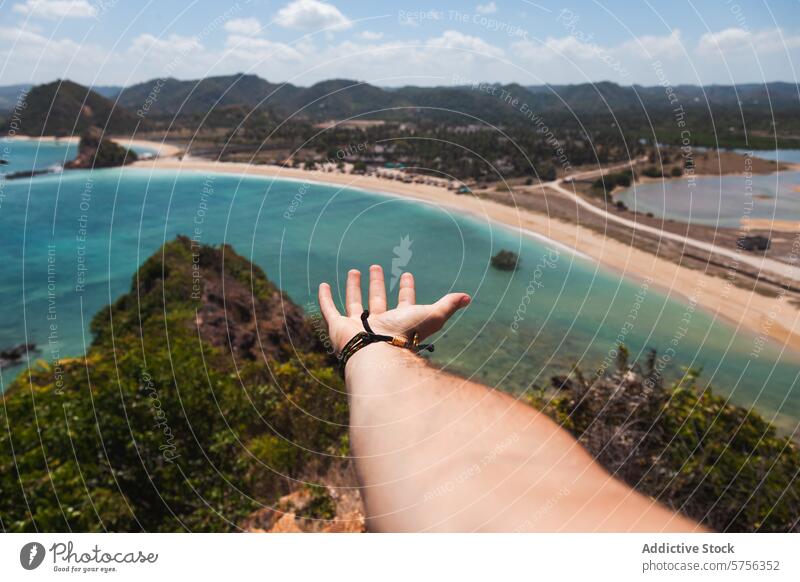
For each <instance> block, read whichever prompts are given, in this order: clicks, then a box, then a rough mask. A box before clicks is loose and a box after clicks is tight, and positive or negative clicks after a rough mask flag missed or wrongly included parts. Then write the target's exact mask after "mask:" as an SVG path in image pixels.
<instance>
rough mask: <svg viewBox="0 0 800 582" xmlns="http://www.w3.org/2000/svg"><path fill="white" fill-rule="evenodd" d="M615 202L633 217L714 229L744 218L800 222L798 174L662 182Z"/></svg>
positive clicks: (637, 187) (639, 188)
mask: <svg viewBox="0 0 800 582" xmlns="http://www.w3.org/2000/svg"><path fill="white" fill-rule="evenodd" d="M615 198H617V199H619V200H622V201H623V202H624V203H625V204H626V205H627V206H628V208H630V209H632V210H636V211H638V212H652V213H653V214H654V215H655V216H661V217H664V218H670V219H674V220H681V221H684V222H691V223H694V224H709V225H716V226H719V227H732V228H738V227H739V226H741V223H742V219H743V218H746V217H750V218H764V219H776V220H800V172H776V173H773V174H766V175H753V176H751V177H749V178H746V177H745V176H744V175H741V176H716V177H711V176H703V177H697V178H695V179H694V181H690V180H688V179H686V178H675V179H667V180H660V181H656V182H649V183H646V184H636V185H635V186H632V187H630V188H628V189H626V190H624V191H622V192H620V193H619V194H615Z"/></svg>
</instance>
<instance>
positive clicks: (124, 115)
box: [0, 80, 137, 137]
mask: <svg viewBox="0 0 800 582" xmlns="http://www.w3.org/2000/svg"><path fill="white" fill-rule="evenodd" d="M19 115H20V117H21V118H22V119H21V121H20V123H19V130H18V133H19V134H21V135H32V136H41V135H48V136H49V135H54V136H58V137H62V136H73V135H80V134H82V133H84V132H85V131H86V130H88V129H89V128H90V127H92V126H97V127H100V128H102V129H103V131H104V132H106V133H126V134H127V133H130V132H133V131H134V130H135V129H136V126H137V123H136V117H135V115H133V114H132V113H130V112H129V111H128V110H126V109H124V108H122V107H119V106H115V104H114V102H113V101H110V100H108V99H106V98H105V97H102V96H101V95H98V94H97V93H95V92H94V91H92V90H90V89H87V88H86V87H84V86H82V85H78V84H77V83H73V82H72V81H67V80H64V81H54V82H52V83H48V84H46V85H38V86H36V87H34V88H33V89H31V90H30V92H29V93H28V94H27V96H26V98H25V107H24V108H21V109H20V110H19ZM8 129H9V128H8V127H5V126H4V127H0V133H4V132H6V131H8Z"/></svg>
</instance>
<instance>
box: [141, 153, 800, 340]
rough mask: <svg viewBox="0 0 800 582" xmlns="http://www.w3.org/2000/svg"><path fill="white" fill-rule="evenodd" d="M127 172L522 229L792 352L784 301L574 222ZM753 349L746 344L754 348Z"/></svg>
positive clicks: (341, 180)
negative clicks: (388, 205)
mask: <svg viewBox="0 0 800 582" xmlns="http://www.w3.org/2000/svg"><path fill="white" fill-rule="evenodd" d="M128 167H131V168H139V169H150V170H154V171H155V170H172V171H182V170H183V171H198V172H213V173H220V174H237V175H244V176H252V177H259V176H260V177H271V178H278V179H291V180H299V181H309V182H316V183H322V184H328V185H337V186H343V187H347V188H358V189H362V190H366V191H369V192H373V193H378V194H380V193H384V194H388V195H392V196H400V197H404V198H409V199H414V200H419V201H422V202H426V203H430V204H434V205H438V206H441V207H443V208H447V209H450V210H454V211H456V212H460V213H465V214H468V215H471V216H473V217H474V218H477V219H479V220H482V221H486V222H494V223H500V224H502V225H504V226H505V227H510V228H512V229H515V230H520V231H522V232H523V233H524V232H526V231H529V234H530V235H532V236H538V237H540V238H541V237H545V238H546V239H549V240H552V241H553V242H554V243H556V244H559V245H562V246H565V247H568V248H569V249H571V250H574V251H576V252H577V253H578V254H579V255H583V256H584V257H588V258H590V259H591V260H593V261H594V262H596V263H597V264H598V266H601V265H602V267H604V268H607V269H610V270H612V271H614V272H616V273H617V274H619V275H621V276H623V277H625V278H627V279H628V280H630V281H633V282H634V283H637V284H640V283H642V282H645V281H649V283H650V284H652V285H653V286H655V287H657V288H658V289H659V290H660V291H661V292H662V293H664V294H666V295H667V296H671V297H673V298H674V297H675V296H676V295H677V296H679V297H680V298H681V300H683V301H689V302H690V303H692V304H696V305H697V306H699V307H701V308H703V309H704V310H705V311H706V312H707V313H709V314H711V315H712V316H717V317H720V318H722V319H725V320H727V321H728V322H729V323H731V324H733V325H734V326H736V327H737V329H738V328H739V327H743V328H746V329H748V330H750V331H751V332H754V333H755V334H756V336H757V337H756V340H758V338H761V337H769V338H771V339H772V340H774V341H776V342H777V343H779V344H781V345H784V346H786V347H790V348H792V349H793V350H794V351H797V352H800V309H799V308H798V307H797V306H794V305H791V304H790V303H789V302H788V301H786V300H785V298H783V297H780V296H779V297H766V296H764V295H761V294H758V293H755V292H752V291H748V290H745V289H742V288H739V287H736V286H734V285H732V284H731V283H730V282H729V281H726V280H725V279H722V278H720V277H715V276H710V275H707V274H705V273H703V272H701V271H698V270H695V269H691V268H688V267H685V266H682V265H680V264H677V263H674V262H672V261H669V260H666V259H663V258H660V257H658V256H656V255H653V254H651V253H649V252H647V251H644V250H640V249H637V248H634V247H632V246H630V245H626V244H624V243H622V242H619V241H616V240H614V239H611V238H610V237H605V236H602V235H601V234H600V233H597V232H595V231H593V230H590V229H588V228H586V227H582V226H580V225H578V224H573V223H569V222H566V221H563V220H557V219H551V218H550V217H548V216H546V215H543V214H540V213H536V212H532V211H529V210H523V209H519V208H514V207H511V206H506V205H504V204H501V203H499V202H495V201H491V200H481V199H478V198H475V197H473V196H470V195H459V194H456V193H454V192H452V191H450V190H447V189H445V188H439V187H435V186H429V185H424V184H413V183H411V184H409V183H404V182H398V181H395V180H385V179H380V178H376V177H373V176H364V175H354V174H342V173H333V172H321V171H306V170H300V169H295V168H284V167H280V166H268V165H251V164H247V163H235V162H215V161H210V160H205V159H200V158H190V157H187V158H184V159H183V160H178V159H176V158H160V159H155V160H145V161H140V162H136V163H134V164H131V165H130V166H128ZM754 343H756V342H754ZM756 347H757V346H755V345H754V350H755V349H756Z"/></svg>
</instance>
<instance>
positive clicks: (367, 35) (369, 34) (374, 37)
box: [358, 30, 383, 40]
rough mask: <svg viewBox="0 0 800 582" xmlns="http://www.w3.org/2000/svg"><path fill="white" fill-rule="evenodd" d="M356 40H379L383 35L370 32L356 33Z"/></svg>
mask: <svg viewBox="0 0 800 582" xmlns="http://www.w3.org/2000/svg"><path fill="white" fill-rule="evenodd" d="M358 38H360V39H362V40H380V39H382V38H383V33H382V32H372V31H371V30H365V31H364V32H359V33H358Z"/></svg>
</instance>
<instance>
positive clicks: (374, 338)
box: [339, 309, 434, 370]
mask: <svg viewBox="0 0 800 582" xmlns="http://www.w3.org/2000/svg"><path fill="white" fill-rule="evenodd" d="M368 317H369V310H367V309H365V310H364V312H363V313H362V314H361V323H362V324H363V325H364V331H360V332H358V333H357V334H356V335H354V336H353V337H352V338H351V339H350V341H349V342H347V343H346V344H345V346H344V348H342V353H341V354H340V355H339V357H340V358H341V364H342V370H344V367H345V365H347V361H348V360H349V359H350V358H351V357H352V356H353V354H355V353H356V352H357V351H358V350H360V349H361V348H363V347H366V346H368V345H370V344H374V343H377V342H388V343H390V344H392V345H393V346H397V347H398V348H405V349H407V350H411V351H412V352H414V353H419V352H421V351H422V350H428V351H429V352H432V351H433V347H434V346H433V344H420V343H419V333H417V332H416V331H415V332H414V333H413V334H412V336H411V339H406V338H404V337H399V336H398V337H394V336H391V335H381V334H377V333H375V332H374V331H372V328H371V327H370V326H369V321H367V318H368Z"/></svg>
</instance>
